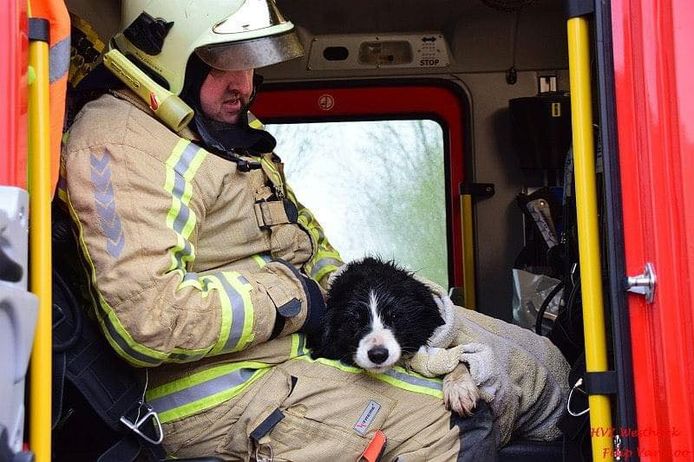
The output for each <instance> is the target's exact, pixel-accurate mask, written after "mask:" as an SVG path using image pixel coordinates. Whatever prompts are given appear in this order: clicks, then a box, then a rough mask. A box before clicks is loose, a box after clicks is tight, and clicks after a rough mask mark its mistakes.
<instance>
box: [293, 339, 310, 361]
mask: <svg viewBox="0 0 694 462" xmlns="http://www.w3.org/2000/svg"><path fill="white" fill-rule="evenodd" d="M291 338H292V347H291V351H290V352H289V359H292V358H297V357H299V356H304V355H307V354H308V350H307V349H306V337H305V336H304V334H292V336H291Z"/></svg>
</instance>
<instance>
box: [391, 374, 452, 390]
mask: <svg viewBox="0 0 694 462" xmlns="http://www.w3.org/2000/svg"><path fill="white" fill-rule="evenodd" d="M382 374H383V375H387V376H388V377H392V378H394V379H396V380H400V381H401V382H405V383H409V384H410V385H414V386H417V387H423V388H430V389H432V390H436V391H442V390H443V383H442V382H441V381H440V380H437V381H434V380H428V379H426V378H424V377H415V376H413V375H409V374H404V373H402V372H398V371H395V370H393V369H388V370H387V371H386V372H383V373H382Z"/></svg>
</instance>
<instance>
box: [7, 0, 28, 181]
mask: <svg viewBox="0 0 694 462" xmlns="http://www.w3.org/2000/svg"><path fill="white" fill-rule="evenodd" d="M26 5H27V2H25V1H14V0H10V1H9V2H8V3H7V4H6V5H5V6H4V8H2V9H1V10H0V95H2V99H3V101H2V104H1V105H0V185H2V186H17V187H20V188H23V189H26V183H27V175H26V165H27V149H28V148H27V110H28V106H27V103H28V90H27V79H28V76H27V69H28V65H29V38H28V35H27V6H26Z"/></svg>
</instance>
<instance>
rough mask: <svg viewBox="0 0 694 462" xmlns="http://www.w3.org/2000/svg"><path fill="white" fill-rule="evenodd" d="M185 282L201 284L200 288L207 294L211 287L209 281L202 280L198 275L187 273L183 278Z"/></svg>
mask: <svg viewBox="0 0 694 462" xmlns="http://www.w3.org/2000/svg"><path fill="white" fill-rule="evenodd" d="M183 281H197V282H199V283H200V288H201V289H202V291H203V292H207V290H208V286H209V285H210V280H209V279H200V276H199V275H198V273H186V274H185V275H184V276H183Z"/></svg>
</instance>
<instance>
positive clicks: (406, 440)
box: [61, 0, 494, 461]
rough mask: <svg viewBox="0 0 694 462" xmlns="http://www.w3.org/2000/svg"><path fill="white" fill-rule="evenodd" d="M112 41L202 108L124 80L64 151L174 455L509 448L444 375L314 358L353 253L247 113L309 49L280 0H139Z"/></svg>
mask: <svg viewBox="0 0 694 462" xmlns="http://www.w3.org/2000/svg"><path fill="white" fill-rule="evenodd" d="M112 46H114V47H115V48H116V49H118V50H119V51H120V52H121V53H122V54H123V55H124V56H127V57H128V59H129V60H130V62H131V63H133V64H134V65H136V66H137V67H138V68H139V69H140V70H142V71H144V72H145V73H146V74H148V75H149V76H150V77H152V78H153V79H154V80H155V81H156V82H157V84H159V85H161V86H162V87H164V88H167V89H168V90H169V91H170V92H171V94H173V95H175V96H179V97H180V98H181V99H182V100H183V101H184V102H185V103H186V104H187V105H188V106H190V107H191V108H192V109H193V110H194V114H195V115H194V117H193V119H192V121H190V123H189V124H188V125H187V127H185V128H182V129H180V130H179V131H176V130H174V129H172V128H171V127H170V126H167V124H165V123H163V122H162V121H161V120H159V119H158V118H157V115H156V114H155V112H156V109H157V106H158V104H159V103H160V102H159V101H158V100H157V99H156V94H155V93H154V92H153V94H154V95H155V96H152V97H151V98H150V100H144V99H143V98H141V97H138V96H137V95H136V94H135V93H134V92H131V91H129V90H127V89H124V88H113V89H111V90H110V91H109V92H108V93H106V94H104V95H103V96H101V97H99V98H98V99H96V100H94V101H91V102H89V103H88V104H87V105H85V106H84V108H83V109H82V110H81V111H80V113H79V114H78V115H77V117H76V118H75V121H74V123H73V124H72V126H71V128H70V130H69V132H68V134H67V138H66V139H67V141H66V143H65V146H64V149H63V155H62V171H63V177H62V183H61V188H62V191H61V197H63V198H64V199H65V201H66V203H67V206H68V209H69V211H70V214H71V216H72V218H73V221H74V223H75V225H76V226H75V227H76V229H77V232H78V238H79V242H80V248H81V249H80V250H81V253H82V256H83V259H84V262H85V264H86V266H87V269H88V270H87V272H88V273H89V279H90V281H89V282H90V288H91V292H92V294H93V300H94V316H95V317H96V319H97V320H98V323H99V325H100V327H101V329H102V331H103V335H104V336H105V337H106V338H107V340H108V342H109V344H110V345H111V346H112V347H113V348H114V349H115V351H116V352H117V353H118V354H119V355H120V356H121V357H122V358H123V359H125V360H126V361H127V362H128V363H130V364H132V365H133V366H136V367H139V368H142V370H143V371H144V372H143V375H146V376H147V383H148V388H147V393H146V397H147V401H148V402H149V404H150V405H151V406H152V407H153V408H154V410H155V411H156V412H157V413H158V416H159V418H160V420H161V423H162V424H163V428H164V435H165V437H164V441H163V444H164V449H165V450H166V452H167V454H168V455H169V456H170V457H177V458H181V457H196V456H216V457H219V458H221V459H224V460H249V459H250V458H252V459H257V460H271V459H274V460H297V461H311V460H327V459H328V458H335V459H337V460H358V459H359V458H360V455H362V454H363V453H364V452H365V451H366V452H367V455H369V454H376V453H379V452H383V456H384V459H383V460H395V459H396V458H398V457H399V458H400V460H407V461H410V460H412V461H414V460H442V461H443V460H473V459H477V460H487V459H489V458H491V457H493V453H494V435H493V429H492V427H491V418H490V415H489V410H488V408H487V407H486V406H485V405H483V404H480V406H479V410H478V411H477V413H476V414H475V415H474V416H473V417H471V418H467V419H461V418H459V417H457V416H451V414H450V413H449V412H448V411H447V410H446V409H445V408H444V405H443V401H442V392H441V381H440V380H436V379H427V378H424V377H421V376H417V375H414V374H408V373H406V372H404V371H397V370H396V371H391V372H388V373H384V374H378V375H368V374H366V373H364V372H362V371H361V370H359V369H354V368H351V367H347V366H345V365H344V364H342V363H339V362H333V361H328V360H322V359H319V360H311V359H310V357H309V355H307V354H306V348H305V346H304V336H303V333H305V332H308V331H310V330H311V329H319V328H320V321H321V316H322V313H323V312H324V309H325V305H324V300H323V292H324V290H323V288H322V287H321V285H323V286H324V285H325V283H326V281H327V279H328V276H329V275H330V274H331V273H332V272H333V271H334V270H336V269H337V268H338V267H339V266H340V265H341V264H342V262H341V260H340V257H339V254H338V253H337V252H336V251H335V249H333V248H332V247H331V245H330V244H329V242H328V241H327V240H326V238H325V236H324V234H323V232H322V230H321V228H320V226H319V224H318V223H317V221H316V220H315V218H314V217H313V215H311V213H310V212H309V211H308V210H307V209H305V208H304V207H303V206H302V205H301V204H300V203H299V202H298V201H297V200H296V197H295V195H294V193H293V192H292V190H291V189H290V188H289V186H288V185H287V184H286V182H285V178H284V175H283V170H282V163H281V162H280V159H279V158H278V157H277V156H276V155H275V154H274V153H273V149H274V147H275V140H274V138H273V137H272V136H271V135H270V134H269V133H267V132H265V131H263V130H262V126H261V124H260V123H259V122H258V121H257V120H256V119H255V118H254V117H253V116H252V114H251V113H250V112H249V111H248V108H249V106H250V104H251V102H252V100H253V97H254V95H255V90H256V88H257V83H258V77H257V75H256V74H255V71H254V70H255V69H256V68H258V67H262V66H267V65H270V64H274V63H277V62H281V61H285V60H288V59H292V58H296V57H299V56H300V55H301V54H302V48H301V44H300V42H299V40H298V38H297V36H296V32H295V30H294V27H293V25H292V23H291V22H290V21H288V20H286V19H285V18H284V17H283V16H282V14H281V13H280V12H279V11H278V9H277V7H276V5H275V4H274V0H217V1H205V2H195V1H189V0H185V1H183V0H176V1H174V0H125V1H124V4H123V27H122V29H121V32H120V33H119V34H118V35H116V37H114V39H113V42H112ZM382 436H385V438H386V439H387V445H386V444H384V440H383V439H382V438H381V437H382ZM370 457H371V456H369V457H367V459H369V460H371V459H370Z"/></svg>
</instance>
